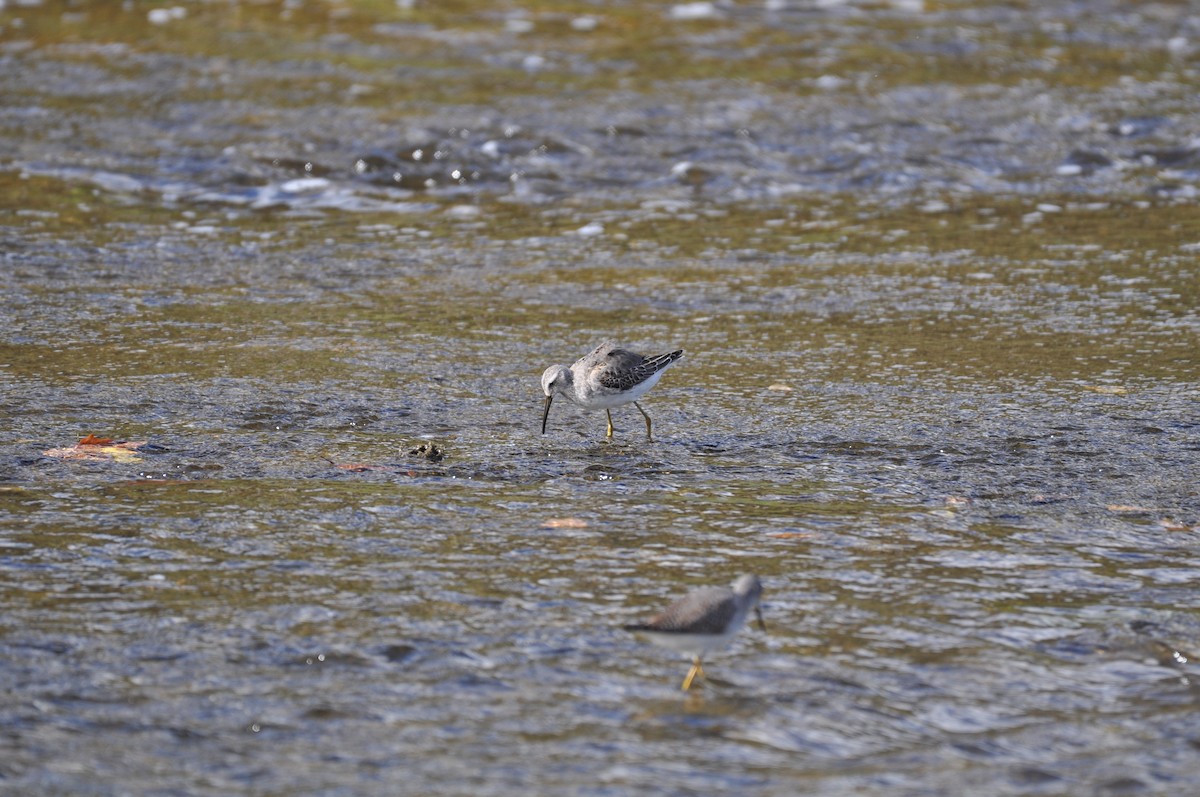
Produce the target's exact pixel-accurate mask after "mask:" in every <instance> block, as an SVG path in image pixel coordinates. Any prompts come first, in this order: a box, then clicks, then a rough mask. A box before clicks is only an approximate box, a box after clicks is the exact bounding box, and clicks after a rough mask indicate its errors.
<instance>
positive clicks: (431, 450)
mask: <svg viewBox="0 0 1200 797" xmlns="http://www.w3.org/2000/svg"><path fill="white" fill-rule="evenodd" d="M408 455H409V456H410V457H424V458H425V459H427V460H429V461H430V462H441V461H442V460H443V459H445V458H446V452H445V451H444V450H442V449H441V448H439V447H437V446H435V445H434V444H433V443H422V444H421V445H419V446H417V447H416V448H414V449H412V450H411V451H409V452H408Z"/></svg>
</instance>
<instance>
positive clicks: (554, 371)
mask: <svg viewBox="0 0 1200 797" xmlns="http://www.w3.org/2000/svg"><path fill="white" fill-rule="evenodd" d="M574 379H575V377H574V375H573V374H572V373H571V369H570V368H568V367H567V366H565V365H552V366H550V367H549V368H547V369H546V370H545V371H544V372H543V373H542V392H543V393H545V394H546V403H545V405H544V408H543V410H542V434H545V433H546V421H548V420H549V419H550V402H551V401H553V400H554V394H555V393H566V392H567V391H568V390H570V389H571V385H572V384H573V383H574Z"/></svg>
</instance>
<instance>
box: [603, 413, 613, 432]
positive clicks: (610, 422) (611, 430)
mask: <svg viewBox="0 0 1200 797" xmlns="http://www.w3.org/2000/svg"><path fill="white" fill-rule="evenodd" d="M604 414H605V415H607V416H608V434H606V435H605V437H612V433H613V427H612V411H611V410H605V411H604Z"/></svg>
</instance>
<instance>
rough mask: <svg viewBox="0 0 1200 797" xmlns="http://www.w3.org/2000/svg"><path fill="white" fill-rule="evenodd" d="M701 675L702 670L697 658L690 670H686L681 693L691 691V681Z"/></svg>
mask: <svg viewBox="0 0 1200 797" xmlns="http://www.w3.org/2000/svg"><path fill="white" fill-rule="evenodd" d="M703 674H704V668H703V667H701V666H700V657H699V656H697V657H696V660H695V661H694V662H692V669H690V670H688V674H687V677H686V678H684V679H683V691H685V692H686V691H687V690H689V689H691V688H692V681H694V680H695V679H696V676H697V675H703Z"/></svg>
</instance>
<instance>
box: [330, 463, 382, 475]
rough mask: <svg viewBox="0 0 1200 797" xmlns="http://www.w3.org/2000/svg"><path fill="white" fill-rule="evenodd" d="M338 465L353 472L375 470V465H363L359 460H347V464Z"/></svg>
mask: <svg viewBox="0 0 1200 797" xmlns="http://www.w3.org/2000/svg"><path fill="white" fill-rule="evenodd" d="M337 467H338V468H340V469H342V470H348V471H350V472H351V473H364V472H365V471H368V470H375V467H374V466H373V465H362V464H359V463H357V462H347V463H346V464H345V465H338V466H337Z"/></svg>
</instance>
